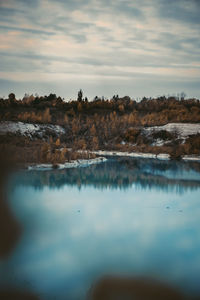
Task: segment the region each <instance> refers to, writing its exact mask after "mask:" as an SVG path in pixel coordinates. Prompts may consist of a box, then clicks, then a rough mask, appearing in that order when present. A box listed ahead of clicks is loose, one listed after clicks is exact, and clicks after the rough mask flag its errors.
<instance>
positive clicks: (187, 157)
mask: <svg viewBox="0 0 200 300" xmlns="http://www.w3.org/2000/svg"><path fill="white" fill-rule="evenodd" d="M81 152H84V151H81ZM90 153H94V154H96V155H104V156H122V157H132V158H134V157H135V158H154V159H161V160H162V159H163V160H169V159H170V155H169V154H167V153H159V154H157V155H156V154H153V153H142V152H120V151H104V150H98V151H90ZM182 159H183V160H191V161H200V156H198V155H184V156H183V157H182Z"/></svg>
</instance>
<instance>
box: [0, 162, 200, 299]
mask: <svg viewBox="0 0 200 300" xmlns="http://www.w3.org/2000/svg"><path fill="white" fill-rule="evenodd" d="M13 180H14V182H13V183H12V189H10V190H9V204H10V208H11V210H12V212H13V214H14V216H15V217H16V218H17V220H18V222H19V223H20V224H21V226H22V228H23V234H22V236H21V239H20V241H19V242H18V244H17V247H16V248H15V250H14V251H13V253H12V254H11V255H10V256H9V258H7V259H5V260H4V261H2V262H1V263H0V288H1V287H7V288H8V289H9V288H12V289H17V290H21V289H24V288H27V290H29V291H31V292H33V293H34V294H36V295H39V296H40V299H42V300H46V299H48V300H54V299H58V300H64V299H69V300H75V299H76V300H82V299H85V298H86V295H87V293H88V291H89V290H90V288H91V285H92V284H93V282H94V281H98V279H99V278H101V277H102V276H104V275H106V274H119V275H126V276H128V275H130V276H142V277H143V276H146V277H150V278H154V279H156V280H161V281H164V282H167V283H168V284H172V285H173V286H175V287H178V288H179V289H181V290H182V291H183V292H184V293H189V294H191V295H196V294H197V295H198V294H200V286H199V276H200V236H199V227H200V206H199V187H200V173H199V164H198V163H197V164H194V163H184V162H166V161H156V160H141V159H131V160H127V159H126V160H124V159H123V160H122V159H119V160H117V161H116V160H112V159H111V160H109V161H107V162H106V163H102V164H99V165H93V166H89V167H87V168H77V169H68V170H60V171H59V170H53V171H47V172H44V171H42V172H40V171H37V172H27V171H25V172H24V173H21V174H20V176H19V175H17V177H16V176H15V177H14V178H13Z"/></svg>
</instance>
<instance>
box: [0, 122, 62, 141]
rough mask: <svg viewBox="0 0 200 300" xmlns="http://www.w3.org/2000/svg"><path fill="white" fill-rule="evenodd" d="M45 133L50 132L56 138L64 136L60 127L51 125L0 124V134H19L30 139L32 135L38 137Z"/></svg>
mask: <svg viewBox="0 0 200 300" xmlns="http://www.w3.org/2000/svg"><path fill="white" fill-rule="evenodd" d="M46 131H52V132H53V133H55V134H56V135H57V136H59V135H60V134H64V133H65V130H64V128H63V127H61V126H60V125H52V124H31V123H23V122H12V121H5V122H1V123H0V134H1V135H3V134H7V133H19V134H21V135H24V136H28V137H30V138H31V137H32V136H33V135H34V134H38V135H39V136H40V137H43V135H44V134H45V133H46Z"/></svg>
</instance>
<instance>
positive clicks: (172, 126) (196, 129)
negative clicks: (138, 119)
mask: <svg viewBox="0 0 200 300" xmlns="http://www.w3.org/2000/svg"><path fill="white" fill-rule="evenodd" d="M153 130H154V131H160V130H166V131H169V132H176V133H177V134H178V136H179V138H185V137H187V136H189V135H192V134H197V133H200V124H191V123H168V124H166V125H164V126H152V127H148V128H145V131H147V132H152V131H153Z"/></svg>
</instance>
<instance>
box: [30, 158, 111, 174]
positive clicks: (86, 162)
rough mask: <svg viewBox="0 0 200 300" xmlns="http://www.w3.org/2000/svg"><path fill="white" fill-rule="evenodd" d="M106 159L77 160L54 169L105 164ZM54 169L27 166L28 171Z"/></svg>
mask: <svg viewBox="0 0 200 300" xmlns="http://www.w3.org/2000/svg"><path fill="white" fill-rule="evenodd" d="M106 160H107V158H105V157H96V158H93V159H77V160H75V161H72V162H65V163H63V164H56V169H68V168H77V167H88V166H89V165H93V164H98V163H102V162H105V161H106ZM53 168H54V167H53V165H52V164H37V165H32V166H28V170H41V171H42V170H52V169H53Z"/></svg>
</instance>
